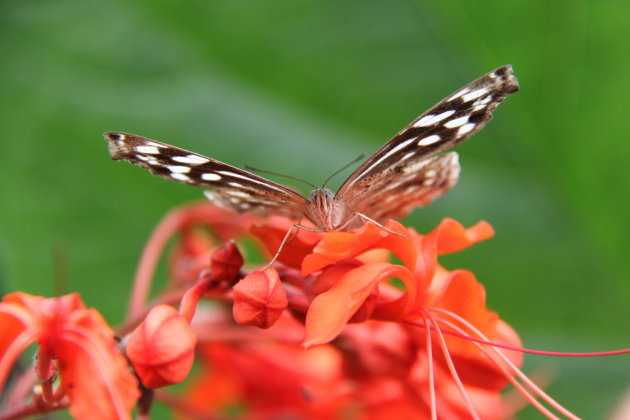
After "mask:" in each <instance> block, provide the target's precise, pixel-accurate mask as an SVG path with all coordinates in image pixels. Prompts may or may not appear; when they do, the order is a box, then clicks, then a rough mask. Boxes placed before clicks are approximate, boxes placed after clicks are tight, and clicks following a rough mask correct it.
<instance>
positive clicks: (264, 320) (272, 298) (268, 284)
mask: <svg viewBox="0 0 630 420" xmlns="http://www.w3.org/2000/svg"><path fill="white" fill-rule="evenodd" d="M232 290H233V293H234V307H233V308H232V314H233V315H234V320H235V321H236V322H237V323H239V324H241V325H250V326H255V327H259V328H269V327H271V326H272V325H273V324H274V323H275V322H276V321H277V320H278V318H279V317H280V315H281V314H282V311H284V310H285V308H286V307H287V305H288V299H287V294H286V291H285V290H284V288H283V287H282V283H281V282H280V277H279V276H278V272H277V271H276V269H275V268H273V267H268V268H266V269H264V270H260V271H254V272H253V273H251V274H248V275H247V276H245V277H244V278H243V279H241V281H239V282H238V283H237V284H236V285H235V286H234V287H233V288H232Z"/></svg>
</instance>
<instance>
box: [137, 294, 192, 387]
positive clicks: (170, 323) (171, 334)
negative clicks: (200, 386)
mask: <svg viewBox="0 0 630 420" xmlns="http://www.w3.org/2000/svg"><path fill="white" fill-rule="evenodd" d="M196 343H197V337H196V336H195V334H194V333H193V331H192V329H191V328H190V325H188V322H187V321H186V319H185V318H184V317H183V316H181V315H180V314H179V312H177V310H176V309H175V308H173V307H172V306H168V305H158V306H155V307H154V308H152V309H151V311H150V312H149V314H148V315H147V317H146V318H145V320H144V321H143V322H142V324H140V325H139V326H138V327H137V328H136V329H135V331H134V332H133V333H132V335H131V337H130V339H129V342H128V343H127V356H128V357H129V360H131V363H132V364H133V367H134V368H135V370H136V373H137V374H138V376H139V377H140V380H141V381H142V384H143V385H144V386H145V387H147V388H159V387H162V386H166V385H171V384H175V383H178V382H181V381H183V380H184V379H185V378H186V376H187V375H188V372H189V371H190V368H191V367H192V363H193V359H194V350H195V344H196Z"/></svg>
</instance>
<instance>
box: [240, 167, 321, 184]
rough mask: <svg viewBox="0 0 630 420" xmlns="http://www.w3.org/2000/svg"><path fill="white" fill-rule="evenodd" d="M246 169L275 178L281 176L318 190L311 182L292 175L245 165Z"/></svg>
mask: <svg viewBox="0 0 630 420" xmlns="http://www.w3.org/2000/svg"><path fill="white" fill-rule="evenodd" d="M245 169H247V170H248V171H253V172H258V173H260V174H267V175H275V176H281V177H283V178H289V179H292V180H294V181H298V182H303V183H304V184H306V185H308V186H309V187H311V188H313V189H317V187H316V186H315V185H313V184H311V183H310V182H308V181H304V180H303V179H300V178H296V177H294V176H291V175H285V174H279V173H277V172H271V171H267V170H265V169H257V168H254V167H252V166H249V165H245Z"/></svg>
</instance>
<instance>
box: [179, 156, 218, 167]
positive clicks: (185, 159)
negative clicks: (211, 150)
mask: <svg viewBox="0 0 630 420" xmlns="http://www.w3.org/2000/svg"><path fill="white" fill-rule="evenodd" d="M172 159H173V160H174V161H175V162H179V163H189V164H191V165H201V164H203V163H208V162H210V159H206V158H205V157H201V156H197V155H187V156H173V158H172Z"/></svg>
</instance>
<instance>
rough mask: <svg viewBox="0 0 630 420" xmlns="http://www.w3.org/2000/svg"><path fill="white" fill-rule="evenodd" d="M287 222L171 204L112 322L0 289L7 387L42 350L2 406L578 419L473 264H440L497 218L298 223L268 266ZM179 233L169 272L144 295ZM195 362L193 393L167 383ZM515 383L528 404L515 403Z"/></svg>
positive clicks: (1, 379)
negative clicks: (254, 259)
mask: <svg viewBox="0 0 630 420" xmlns="http://www.w3.org/2000/svg"><path fill="white" fill-rule="evenodd" d="M291 226H292V222H291V221H289V220H286V219H283V218H280V217H272V218H270V219H268V220H266V221H262V220H260V219H257V218H256V217H253V216H248V215H235V214H233V213H227V212H225V211H223V210H220V209H218V208H216V207H213V206H212V205H210V204H207V203H204V204H194V205H190V206H186V207H183V208H181V209H178V210H176V211H174V212H173V213H171V214H170V215H169V216H167V217H166V219H165V220H164V221H163V222H162V223H161V224H160V226H159V227H158V228H157V229H156V231H155V233H154V234H153V236H152V237H151V239H150V240H149V242H148V244H147V247H146V249H145V252H144V254H143V257H142V260H141V262H140V265H139V269H138V273H137V277H136V281H135V284H134V289H133V291H132V296H131V299H130V307H129V313H128V317H127V321H126V322H125V324H124V325H122V326H121V327H119V328H118V329H117V330H116V332H114V330H113V329H112V328H111V327H109V326H108V325H107V323H106V322H105V321H104V320H103V319H102V318H101V317H100V316H99V314H98V313H97V312H96V311H95V310H93V309H86V308H85V306H84V305H83V304H82V303H81V301H80V299H79V297H78V296H77V295H74V294H73V295H67V296H62V297H58V298H51V299H45V298H42V297H36V296H30V295H27V294H24V293H13V294H10V295H8V296H6V297H5V298H4V300H3V302H2V303H0V326H1V327H0V330H1V332H2V334H1V335H0V384H4V383H5V382H6V378H7V376H8V374H9V371H10V368H11V366H12V365H13V364H14V362H15V361H16V359H17V358H18V356H19V355H20V354H21V353H22V352H23V351H24V350H25V349H26V348H27V347H28V346H29V345H30V344H31V343H35V342H36V343H37V344H38V350H37V357H36V359H35V361H34V370H32V371H26V372H24V373H23V374H22V375H21V376H20V377H19V379H17V380H15V381H13V382H12V386H11V387H10V389H9V391H8V393H7V395H8V396H7V401H8V403H9V405H7V407H9V408H8V409H7V410H5V412H4V413H2V414H0V418H20V417H23V416H26V415H30V414H33V413H42V412H46V411H50V410H56V409H60V408H66V407H68V408H69V410H70V413H71V414H72V416H74V417H75V418H79V419H83V418H86V419H87V418H89V419H94V418H97V419H98V418H102V419H110V418H123V419H124V418H129V417H130V415H131V411H132V409H133V407H134V405H137V407H138V408H137V410H138V414H139V415H140V416H146V415H147V414H148V412H149V410H150V408H151V405H152V401H153V400H154V399H157V400H159V401H161V402H162V403H164V404H166V405H169V406H171V407H172V409H173V410H174V411H175V412H177V413H178V415H179V417H180V418H190V419H195V418H223V417H225V416H230V417H231V418H247V419H278V418H295V419H320V418H321V419H334V418H349V419H389V418H414V419H423V418H427V419H437V418H438V417H439V418H448V419H468V418H476V419H481V418H483V419H502V418H509V417H510V416H511V415H513V413H514V412H515V411H516V410H517V409H518V408H519V404H521V405H522V401H528V402H529V403H531V404H533V405H534V406H535V407H536V408H538V409H539V410H540V411H541V412H542V413H543V414H545V415H546V416H548V417H549V418H555V417H554V415H555V414H553V413H552V411H551V410H552V409H553V410H556V411H557V412H559V413H561V414H563V415H565V416H566V417H568V418H576V417H575V416H573V415H572V414H571V413H570V412H568V411H567V410H566V409H564V408H563V407H562V406H560V405H559V404H558V403H556V402H555V401H554V400H553V399H551V398H550V397H548V396H547V395H546V394H545V393H544V392H543V391H542V390H541V389H540V388H539V387H537V386H536V385H535V384H534V383H533V382H532V381H531V380H529V379H528V378H527V377H526V376H525V375H524V374H523V373H522V372H521V371H520V370H519V367H520V365H521V353H520V352H518V351H516V350H518V349H519V348H520V346H521V343H520V340H519V337H518V335H517V334H516V332H515V331H514V330H513V329H512V328H511V327H510V326H509V325H508V324H507V323H505V322H504V321H503V320H501V319H500V318H499V316H498V315H497V314H496V313H494V312H492V311H490V310H489V309H488V308H487V307H486V302H485V290H484V288H483V286H482V285H481V284H480V283H479V282H478V281H477V279H476V278H475V276H474V275H473V274H472V273H471V272H469V271H466V270H448V269H446V268H445V267H443V266H442V265H440V263H439V262H438V258H439V256H441V255H444V254H447V253H452V252H458V251H461V250H463V249H465V248H467V247H469V246H471V245H473V244H474V243H476V242H479V241H482V240H485V239H488V238H490V237H491V236H492V235H493V230H492V228H491V227H490V226H489V225H488V224H487V223H485V222H480V223H478V224H476V225H474V226H473V227H471V228H464V227H463V226H462V225H461V224H459V223H458V222H456V221H454V220H452V219H445V220H443V221H442V222H441V223H440V224H439V226H437V227H436V228H435V229H434V230H433V231H432V232H431V233H429V234H426V235H423V234H420V233H418V232H416V231H415V230H413V229H411V228H406V227H404V226H402V225H401V224H399V223H397V222H394V221H390V222H388V223H387V224H386V225H385V226H375V225H374V224H371V223H366V224H364V225H363V226H362V227H360V228H358V229H356V230H354V231H351V232H327V233H318V232H310V231H306V230H300V231H299V233H298V234H297V235H296V236H295V237H293V238H291V240H290V241H288V242H287V243H286V244H285V245H284V247H283V249H282V251H281V252H280V254H279V255H278V258H277V260H276V261H275V263H274V264H273V265H262V266H259V267H257V268H256V267H254V268H252V267H250V265H249V264H247V265H246V264H245V262H244V261H245V260H250V259H251V257H248V256H247V254H249V253H253V252H255V251H257V252H258V253H259V254H260V253H262V254H263V255H264V257H263V258H267V261H268V259H269V257H270V256H271V255H274V253H275V252H276V250H277V249H278V247H279V246H280V244H281V243H282V240H283V238H284V236H285V234H286V232H287V230H288V229H290V228H291ZM245 237H249V238H250V240H249V242H247V241H246V243H247V244H248V246H245V247H244V246H241V245H239V246H237V245H236V243H235V242H234V240H240V239H243V238H245ZM173 238H175V243H174V244H173V246H172V248H171V251H170V259H169V270H170V271H169V276H170V278H169V281H168V284H167V286H166V288H165V289H164V290H163V291H162V292H161V293H160V294H159V295H158V298H157V299H156V300H155V301H153V302H148V298H147V297H148V295H149V290H150V289H151V282H152V278H153V275H154V271H155V267H156V266H157V263H158V261H159V259H160V257H161V256H162V254H163V252H164V250H165V249H166V247H167V245H168V244H169V242H170V241H172V240H173ZM251 239H253V241H252V240H251ZM252 243H253V245H252ZM243 255H245V256H246V258H244V257H243ZM392 261H395V262H392ZM177 304H178V307H177V308H176V306H177ZM115 337H118V339H116V338H115ZM193 362H195V363H194V365H193ZM193 366H194V369H193ZM191 370H193V372H192V373H191V374H190V376H191V378H190V379H188V381H187V383H186V384H185V385H184V387H183V390H181V391H178V392H177V393H175V392H172V391H168V390H166V389H164V387H166V386H168V385H171V384H176V383H179V382H182V381H183V380H184V379H186V378H187V376H189V373H190V372H191ZM510 383H511V384H512V385H513V386H514V387H515V389H516V390H517V391H518V392H519V394H520V395H521V396H522V398H521V403H515V402H514V401H516V400H515V399H514V398H511V399H506V398H505V395H504V392H503V391H504V389H505V388H506V386H507V385H508V384H510ZM32 389H34V390H35V391H34V393H31V392H30V391H31V390H32ZM28 395H31V400H30V402H27V403H24V400H25V399H27V397H28ZM540 400H542V401H543V402H544V403H545V404H543V403H541V401H540Z"/></svg>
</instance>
